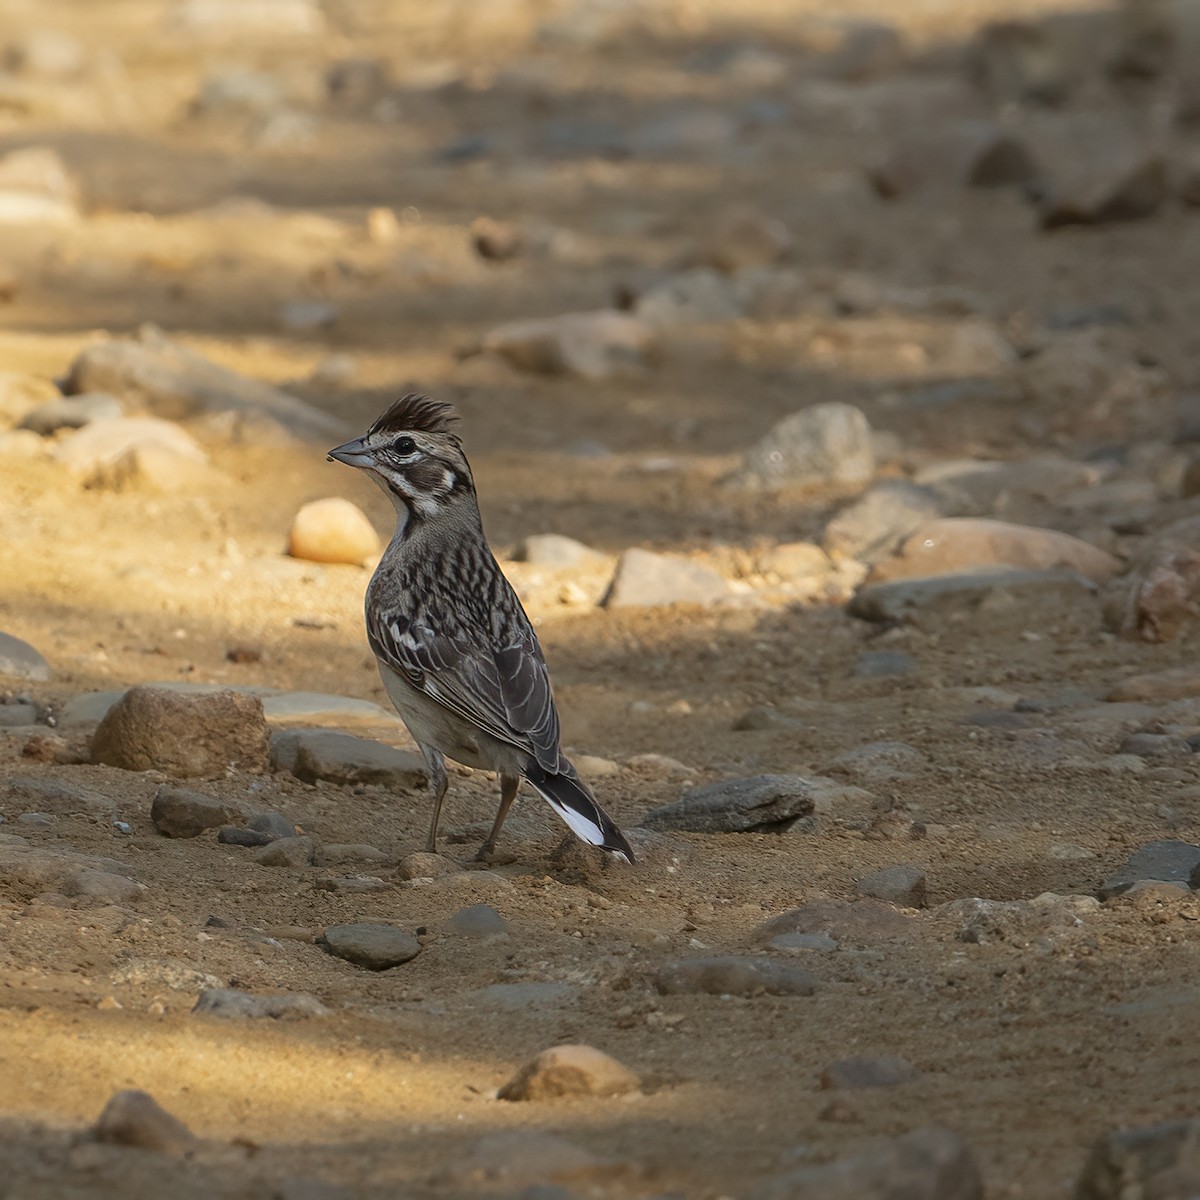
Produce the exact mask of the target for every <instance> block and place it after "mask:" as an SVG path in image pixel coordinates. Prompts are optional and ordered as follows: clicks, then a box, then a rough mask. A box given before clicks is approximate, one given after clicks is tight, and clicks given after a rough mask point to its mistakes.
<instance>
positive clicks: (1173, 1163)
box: [1072, 1120, 1200, 1200]
mask: <svg viewBox="0 0 1200 1200" xmlns="http://www.w3.org/2000/svg"><path fill="white" fill-rule="evenodd" d="M1198 1189H1200V1121H1197V1120H1184V1121H1162V1122H1160V1123H1159V1124H1157V1125H1144V1126H1142V1127H1141V1128H1139V1129H1121V1130H1117V1131H1115V1132H1113V1133H1106V1134H1104V1136H1103V1137H1101V1138H1099V1139H1098V1140H1097V1141H1096V1142H1095V1143H1094V1144H1093V1146H1092V1150H1091V1153H1090V1154H1089V1155H1088V1158H1087V1162H1086V1163H1085V1164H1084V1167H1083V1171H1082V1173H1081V1174H1080V1176H1079V1181H1078V1183H1077V1184H1076V1185H1075V1191H1074V1192H1073V1193H1072V1195H1073V1196H1074V1198H1075V1200H1137V1198H1138V1197H1142V1196H1145V1197H1147V1198H1149V1197H1154V1200H1187V1198H1188V1197H1191V1196H1195V1195H1196V1194H1197V1190H1198Z"/></svg>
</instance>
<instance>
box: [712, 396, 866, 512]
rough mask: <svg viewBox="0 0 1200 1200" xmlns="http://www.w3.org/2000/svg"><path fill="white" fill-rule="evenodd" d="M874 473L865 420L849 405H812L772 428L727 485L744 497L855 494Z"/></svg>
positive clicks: (747, 454) (748, 453) (749, 452)
mask: <svg viewBox="0 0 1200 1200" xmlns="http://www.w3.org/2000/svg"><path fill="white" fill-rule="evenodd" d="M874 473H875V449H874V444H873V443H872V440H871V427H870V425H868V424H867V419H866V417H864V416H863V414H862V413H861V412H860V411H859V410H858V409H857V408H854V407H853V406H852V405H849V404H817V405H814V406H813V407H812V408H806V409H801V410H800V411H799V412H796V413H792V415H791V416H789V417H784V419H783V420H782V421H780V422H778V424H776V425H775V427H774V428H773V429H772V430H771V431H770V433H768V434H767V435H766V437H764V438H763V439H762V440H761V441H760V442H759V443H758V444H757V445H756V446H754V447H753V448H752V449H750V450H749V451H748V452H747V453H746V457H745V459H744V460H743V462H742V465H741V467H739V468H738V470H737V471H735V472H734V473H733V475H732V476H730V478H729V480H728V481H727V482H728V483H729V484H730V485H731V486H733V487H735V488H738V489H739V490H742V491H747V492H778V491H784V490H786V489H790V488H798V489H807V488H856V489H857V488H862V487H864V486H866V484H868V483H870V482H871V477H872V476H873V475H874Z"/></svg>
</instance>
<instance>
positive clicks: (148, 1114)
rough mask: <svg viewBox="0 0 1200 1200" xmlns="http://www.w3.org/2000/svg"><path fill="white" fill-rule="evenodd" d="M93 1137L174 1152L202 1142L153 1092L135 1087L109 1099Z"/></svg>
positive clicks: (97, 1121)
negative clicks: (168, 1110)
mask: <svg viewBox="0 0 1200 1200" xmlns="http://www.w3.org/2000/svg"><path fill="white" fill-rule="evenodd" d="M92 1136H93V1137H94V1138H95V1140H96V1141H98V1142H108V1143H110V1144H111V1145H115V1146H138V1147H141V1148H142V1149H143V1150H165V1151H167V1152H168V1153H170V1154H184V1153H186V1152H187V1151H189V1150H194V1149H195V1148H196V1146H197V1144H198V1139H197V1138H196V1136H195V1134H193V1133H192V1132H191V1130H189V1129H188V1127H187V1126H186V1125H185V1124H184V1123H183V1122H182V1121H181V1120H179V1118H178V1117H174V1116H172V1115H171V1114H170V1113H169V1112H167V1110H166V1109H165V1108H163V1107H162V1105H161V1104H159V1103H158V1101H157V1100H155V1099H154V1097H153V1096H151V1095H150V1093H149V1092H142V1091H138V1090H136V1089H132V1088H131V1089H129V1090H127V1091H123V1092H117V1093H116V1094H115V1095H114V1096H113V1097H112V1099H111V1100H109V1102H108V1103H107V1104H106V1105H105V1106H104V1111H103V1112H102V1113H101V1114H100V1116H99V1118H98V1119H97V1120H96V1124H95V1125H94V1126H93V1127H92Z"/></svg>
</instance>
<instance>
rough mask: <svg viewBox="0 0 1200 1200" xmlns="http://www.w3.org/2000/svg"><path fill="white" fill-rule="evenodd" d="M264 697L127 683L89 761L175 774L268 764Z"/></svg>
mask: <svg viewBox="0 0 1200 1200" xmlns="http://www.w3.org/2000/svg"><path fill="white" fill-rule="evenodd" d="M267 744H268V743H267V723H266V721H265V719H264V718H263V711H262V701H261V700H260V699H259V698H258V697H257V696H247V695H245V694H244V693H240V692H215V693H211V694H208V695H188V694H182V693H179V692H171V691H167V690H166V689H165V688H155V687H136V688H131V689H130V690H129V691H128V692H126V693H125V695H124V696H123V697H122V698H121V699H120V700H119V701H118V702H117V703H116V704H114V705H113V707H112V708H111V709H109V711H108V712H107V713H106V714H105V716H104V719H103V720H102V721H101V722H100V724H99V725H98V726H97V728H96V732H95V734H94V735H93V736H92V744H91V761H92V762H95V763H104V764H105V765H107V766H110V767H120V768H122V769H123V770H126V771H162V772H163V773H164V774H167V775H174V776H177V777H179V778H183V779H187V778H203V777H219V776H223V775H225V774H226V773H227V772H228V771H230V770H239V771H264V770H266V768H267V761H268V754H267Z"/></svg>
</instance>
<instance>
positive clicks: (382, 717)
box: [263, 692, 400, 728]
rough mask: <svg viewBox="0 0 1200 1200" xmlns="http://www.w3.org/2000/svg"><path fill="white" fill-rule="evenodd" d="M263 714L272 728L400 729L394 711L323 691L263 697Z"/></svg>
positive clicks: (398, 719) (283, 693)
mask: <svg viewBox="0 0 1200 1200" xmlns="http://www.w3.org/2000/svg"><path fill="white" fill-rule="evenodd" d="M263 713H264V715H265V716H266V718H267V723H268V724H269V725H273V726H282V727H285V728H286V727H289V726H304V725H307V726H318V725H319V726H327V725H332V726H334V727H343V728H356V727H363V726H398V725H399V724H400V718H399V717H397V716H396V714H395V713H394V712H390V711H389V710H388V709H386V708H382V707H381V706H380V705H378V704H372V703H371V701H370V700H359V699H357V698H355V697H353V696H327V695H325V694H323V693H322V692H281V693H277V694H275V695H264V696H263Z"/></svg>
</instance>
